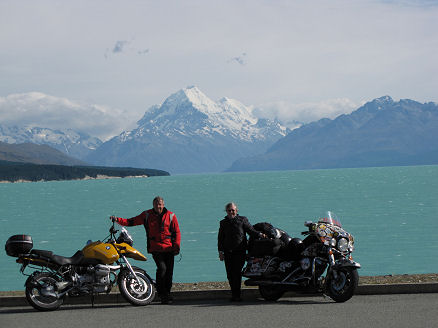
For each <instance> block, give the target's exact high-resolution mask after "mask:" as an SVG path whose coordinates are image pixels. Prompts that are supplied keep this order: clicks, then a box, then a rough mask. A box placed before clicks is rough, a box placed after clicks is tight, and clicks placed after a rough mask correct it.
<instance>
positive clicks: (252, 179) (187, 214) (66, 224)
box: [0, 166, 438, 290]
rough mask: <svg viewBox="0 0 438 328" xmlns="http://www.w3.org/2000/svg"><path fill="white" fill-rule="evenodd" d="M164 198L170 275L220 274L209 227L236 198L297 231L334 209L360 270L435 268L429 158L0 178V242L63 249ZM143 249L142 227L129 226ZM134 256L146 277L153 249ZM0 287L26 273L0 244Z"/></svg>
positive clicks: (433, 176) (437, 203)
mask: <svg viewBox="0 0 438 328" xmlns="http://www.w3.org/2000/svg"><path fill="white" fill-rule="evenodd" d="M156 195H160V196H162V197H163V198H164V199H165V202H166V207H167V208H168V209H170V210H171V211H173V212H175V214H176V216H177V217H178V221H179V223H180V228H181V232H182V245H181V247H182V251H181V253H182V256H181V257H179V256H178V257H177V258H176V264H175V273H174V281H175V282H197V281H224V280H226V275H225V268H224V265H223V263H222V262H219V260H218V258H217V246H216V245H217V230H218V227H219V220H221V219H222V218H223V216H224V215H225V212H224V205H225V204H226V203H227V202H230V201H233V202H236V203H237V204H238V206H239V213H240V214H241V215H245V216H247V217H248V218H249V220H250V222H251V223H253V224H255V223H257V222H264V221H267V222H271V223H272V224H273V225H274V226H277V227H279V228H282V229H283V230H286V231H287V232H288V233H289V234H290V235H291V236H297V237H299V236H300V232H301V231H304V230H305V227H304V226H303V223H304V221H305V220H315V219H317V218H318V217H319V216H321V215H323V214H324V212H325V211H327V210H331V211H333V212H335V213H336V214H337V215H338V216H339V217H340V218H341V221H342V224H343V226H344V228H345V229H346V230H347V231H349V232H351V233H352V234H353V235H354V236H355V241H356V244H355V245H356V250H355V252H354V253H353V257H354V259H355V260H356V261H358V262H360V263H361V264H362V269H360V270H359V274H360V275H382V274H404V273H433V272H438V260H437V258H436V254H438V234H437V232H436V229H435V225H436V223H437V221H438V166H415V167H386V168H360V169H335V170H309V171H281V172H254V173H223V174H201V175H177V176H168V177H153V178H125V179H109V180H87V181H63V182H36V183H15V184H0V208H1V212H0V227H1V229H0V241H1V242H2V243H3V245H4V243H5V242H6V240H7V239H8V238H9V236H11V235H14V234H28V235H31V236H32V238H33V241H34V248H37V249H47V250H51V251H53V252H54V253H56V254H58V255H63V256H71V255H73V253H74V252H75V251H76V250H78V249H81V248H82V247H83V246H84V245H85V243H86V241H87V240H89V239H92V240H98V239H100V240H102V239H104V238H105V237H106V236H107V235H108V229H109V227H110V224H109V220H108V217H109V216H110V215H116V216H121V217H132V216H135V215H137V214H139V213H140V212H141V211H143V210H145V209H148V208H150V207H151V202H152V199H153V197H154V196H156ZM128 230H129V232H130V233H131V234H132V236H133V238H134V247H137V248H138V249H139V250H140V251H142V252H144V253H145V254H146V241H145V240H146V239H145V232H144V228H143V227H142V226H138V227H129V228H128ZM133 262H135V265H138V266H141V267H143V268H145V269H146V270H147V271H148V272H149V273H150V274H151V275H152V276H155V264H154V262H153V260H152V257H150V259H149V260H148V261H147V262H136V261H133ZM0 268H1V269H0V270H1V276H0V277H1V279H0V290H21V289H23V284H24V281H25V279H26V277H24V276H22V275H21V274H20V273H19V268H20V266H19V265H18V264H17V263H15V259H14V258H12V257H9V256H7V255H6V253H5V252H4V251H2V252H1V253H0Z"/></svg>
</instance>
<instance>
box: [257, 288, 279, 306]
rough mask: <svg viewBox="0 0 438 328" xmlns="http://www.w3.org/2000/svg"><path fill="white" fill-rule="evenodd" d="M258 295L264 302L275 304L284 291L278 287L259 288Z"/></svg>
mask: <svg viewBox="0 0 438 328" xmlns="http://www.w3.org/2000/svg"><path fill="white" fill-rule="evenodd" d="M259 292H260V295H262V297H263V298H264V299H265V300H266V301H271V302H275V301H277V300H278V299H279V298H280V297H281V296H283V294H284V290H283V289H282V288H281V287H278V286H267V285H262V286H259Z"/></svg>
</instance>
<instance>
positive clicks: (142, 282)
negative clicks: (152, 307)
mask: <svg viewBox="0 0 438 328" xmlns="http://www.w3.org/2000/svg"><path fill="white" fill-rule="evenodd" d="M135 274H136V275H137V278H138V281H137V279H136V278H135V277H134V275H133V274H132V273H131V272H130V271H128V270H125V271H122V272H121V273H120V274H119V278H118V282H117V283H118V285H119V290H120V294H122V296H123V297H124V298H125V299H126V300H127V301H128V302H129V303H131V304H132V305H148V304H150V303H151V302H152V301H153V300H154V298H155V288H154V285H153V284H152V281H151V279H150V278H149V277H148V276H147V275H145V274H143V273H142V272H138V271H135Z"/></svg>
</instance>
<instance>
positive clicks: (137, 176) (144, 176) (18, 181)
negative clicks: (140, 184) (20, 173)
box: [0, 174, 149, 183]
mask: <svg viewBox="0 0 438 328" xmlns="http://www.w3.org/2000/svg"><path fill="white" fill-rule="evenodd" d="M125 178H149V176H148V175H128V176H125V177H121V176H111V175H102V174H98V175H97V176H96V177H90V176H88V175H87V176H85V177H83V178H79V179H67V180H65V179H62V180H44V179H42V180H37V181H32V180H23V179H19V180H16V181H9V180H0V183H23V182H24V183H28V182H51V181H83V180H105V179H125Z"/></svg>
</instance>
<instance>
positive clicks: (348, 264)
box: [332, 260, 361, 270]
mask: <svg viewBox="0 0 438 328" xmlns="http://www.w3.org/2000/svg"><path fill="white" fill-rule="evenodd" d="M340 268H356V269H360V268H361V265H360V263H358V262H354V261H351V260H345V261H339V262H336V263H335V265H333V266H332V269H333V270H338V269H340Z"/></svg>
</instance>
